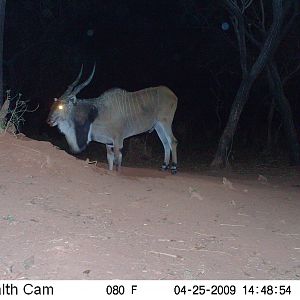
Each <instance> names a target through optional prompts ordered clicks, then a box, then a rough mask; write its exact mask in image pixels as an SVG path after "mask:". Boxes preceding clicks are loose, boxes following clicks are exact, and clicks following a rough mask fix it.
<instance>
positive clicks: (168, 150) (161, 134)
mask: <svg viewBox="0 0 300 300" xmlns="http://www.w3.org/2000/svg"><path fill="white" fill-rule="evenodd" d="M154 128H155V130H156V132H157V135H158V137H159V139H160V140H161V142H162V144H163V146H164V150H165V158H164V163H163V164H162V166H161V170H162V171H165V170H167V169H168V168H169V162H170V154H171V148H170V146H169V142H168V140H167V138H166V135H165V132H164V130H163V128H162V127H161V126H160V125H159V124H157V125H156V126H155V127H154Z"/></svg>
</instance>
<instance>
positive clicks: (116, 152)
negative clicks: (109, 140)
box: [114, 141, 123, 171]
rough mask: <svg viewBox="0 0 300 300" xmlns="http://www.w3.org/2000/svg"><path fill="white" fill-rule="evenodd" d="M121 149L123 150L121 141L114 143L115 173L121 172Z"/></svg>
mask: <svg viewBox="0 0 300 300" xmlns="http://www.w3.org/2000/svg"><path fill="white" fill-rule="evenodd" d="M122 148H123V141H121V142H115V143H114V156H115V165H116V170H117V171H119V170H121V164H122V152H121V149H122Z"/></svg>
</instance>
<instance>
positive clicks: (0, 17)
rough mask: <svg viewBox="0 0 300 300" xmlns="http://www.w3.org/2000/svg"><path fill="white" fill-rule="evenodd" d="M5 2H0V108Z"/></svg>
mask: <svg viewBox="0 0 300 300" xmlns="http://www.w3.org/2000/svg"><path fill="white" fill-rule="evenodd" d="M5 2H6V0H0V108H1V107H2V104H3V102H4V101H3V41H4V38H3V37H4V20H5Z"/></svg>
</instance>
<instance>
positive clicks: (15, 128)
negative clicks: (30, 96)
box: [0, 90, 38, 134]
mask: <svg viewBox="0 0 300 300" xmlns="http://www.w3.org/2000/svg"><path fill="white" fill-rule="evenodd" d="M21 98H22V94H17V95H15V96H13V97H11V95H10V90H8V91H7V92H6V97H5V101H4V104H3V106H2V108H1V110H0V133H1V134H3V133H6V132H10V133H14V134H15V133H18V132H20V127H21V126H22V125H23V124H24V122H25V119H24V114H25V113H27V112H34V111H36V110H37V109H38V107H36V108H35V109H33V110H29V109H28V102H29V100H26V101H24V100H22V99H21Z"/></svg>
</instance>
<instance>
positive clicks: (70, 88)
mask: <svg viewBox="0 0 300 300" xmlns="http://www.w3.org/2000/svg"><path fill="white" fill-rule="evenodd" d="M82 70H83V64H82V65H81V69H80V72H79V74H78V76H77V78H76V79H75V81H74V82H73V83H72V84H70V85H69V86H68V89H67V90H66V92H65V93H66V94H70V93H71V92H72V91H73V89H74V87H75V86H76V85H77V84H78V82H79V80H80V78H81V75H82Z"/></svg>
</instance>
